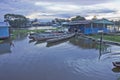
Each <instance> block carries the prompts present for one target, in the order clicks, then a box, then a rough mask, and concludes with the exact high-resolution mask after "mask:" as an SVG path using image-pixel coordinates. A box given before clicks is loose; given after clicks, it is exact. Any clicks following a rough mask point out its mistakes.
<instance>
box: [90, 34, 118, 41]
mask: <svg viewBox="0 0 120 80" xmlns="http://www.w3.org/2000/svg"><path fill="white" fill-rule="evenodd" d="M90 37H93V38H95V39H100V37H101V35H100V34H98V35H90ZM102 38H103V40H108V41H114V42H120V36H119V35H102Z"/></svg>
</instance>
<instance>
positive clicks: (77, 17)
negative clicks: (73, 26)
mask: <svg viewBox="0 0 120 80" xmlns="http://www.w3.org/2000/svg"><path fill="white" fill-rule="evenodd" d="M79 20H86V19H85V18H84V17H81V16H76V17H74V18H71V21H79Z"/></svg>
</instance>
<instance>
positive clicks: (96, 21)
mask: <svg viewBox="0 0 120 80" xmlns="http://www.w3.org/2000/svg"><path fill="white" fill-rule="evenodd" d="M90 23H97V24H111V25H112V24H114V23H113V22H112V21H109V20H107V19H97V20H82V21H71V22H66V23H63V25H79V24H90Z"/></svg>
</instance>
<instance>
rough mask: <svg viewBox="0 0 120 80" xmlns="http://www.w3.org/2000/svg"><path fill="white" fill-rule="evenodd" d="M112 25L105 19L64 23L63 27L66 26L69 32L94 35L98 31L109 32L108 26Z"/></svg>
mask: <svg viewBox="0 0 120 80" xmlns="http://www.w3.org/2000/svg"><path fill="white" fill-rule="evenodd" d="M113 24H114V23H113V22H111V21H109V20H107V19H97V20H81V21H71V22H65V23H63V26H67V27H68V29H69V31H70V32H80V33H83V34H96V33H98V32H99V30H103V32H104V33H108V32H110V30H109V28H108V26H109V25H112V26H113Z"/></svg>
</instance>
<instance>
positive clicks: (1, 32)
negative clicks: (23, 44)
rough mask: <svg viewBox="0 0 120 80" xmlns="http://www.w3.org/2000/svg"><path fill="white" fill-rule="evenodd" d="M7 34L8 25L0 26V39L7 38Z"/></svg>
mask: <svg viewBox="0 0 120 80" xmlns="http://www.w3.org/2000/svg"><path fill="white" fill-rule="evenodd" d="M9 36H10V34H9V27H0V39H1V38H8V37H9Z"/></svg>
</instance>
